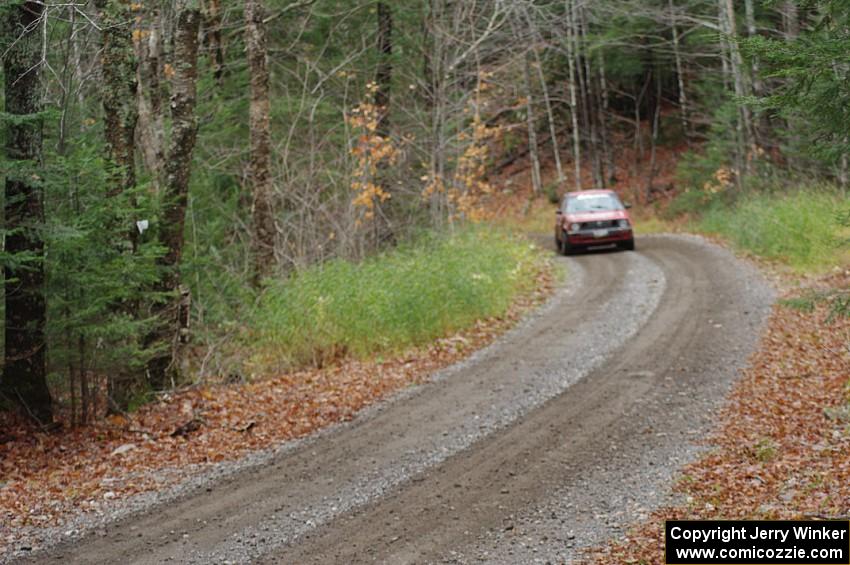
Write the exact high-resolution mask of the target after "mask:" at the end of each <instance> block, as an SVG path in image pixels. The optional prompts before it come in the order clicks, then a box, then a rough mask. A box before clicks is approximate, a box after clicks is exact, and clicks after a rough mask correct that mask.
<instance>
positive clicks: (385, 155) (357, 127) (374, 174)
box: [346, 83, 398, 225]
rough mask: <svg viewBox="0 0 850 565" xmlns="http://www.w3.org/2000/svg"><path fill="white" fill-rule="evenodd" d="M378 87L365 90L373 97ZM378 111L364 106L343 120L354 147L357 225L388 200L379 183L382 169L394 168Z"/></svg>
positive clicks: (391, 147) (393, 154)
mask: <svg viewBox="0 0 850 565" xmlns="http://www.w3.org/2000/svg"><path fill="white" fill-rule="evenodd" d="M377 88H378V87H377V85H376V84H374V83H370V84H369V85H367V89H368V90H369V91H370V92H371V93H373V94H374V91H375V90H376V89H377ZM381 111H382V109H381V108H379V107H377V106H375V105H374V104H370V103H368V102H363V103H362V104H360V105H359V106H357V107H356V108H354V109H353V110H352V111H351V114H350V115H349V116H348V117H347V118H346V119H347V122H348V125H349V126H350V127H351V128H352V129H353V130H354V139H355V140H356V143H355V144H354V145H353V146H352V148H351V156H352V157H354V170H353V171H352V175H351V179H352V180H351V190H352V191H353V192H354V198H353V199H352V202H351V203H352V205H353V206H354V208H355V210H357V212H358V214H359V217H358V219H357V224H358V225H360V224H361V223H362V221H363V220H367V221H368V220H371V219H372V218H374V216H375V209H376V207H377V205H378V204H380V203H381V202H385V201H386V200H388V199H389V198H390V194H389V193H388V192H387V191H386V190H384V189H383V188H382V187H381V185H380V182H379V180H378V176H379V173H380V171H381V169H382V168H385V167H387V166H390V165H393V164H395V162H396V160H397V158H398V149H397V148H396V146H395V145H394V144H393V142H392V140H391V139H389V138H387V137H384V136H382V135H380V134H379V133H378V123H379V118H380V112H381Z"/></svg>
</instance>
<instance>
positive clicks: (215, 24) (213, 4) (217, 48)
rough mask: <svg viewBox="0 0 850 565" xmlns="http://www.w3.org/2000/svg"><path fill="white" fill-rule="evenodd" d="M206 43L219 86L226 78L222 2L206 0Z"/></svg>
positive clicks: (219, 0)
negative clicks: (222, 37) (222, 38)
mask: <svg viewBox="0 0 850 565" xmlns="http://www.w3.org/2000/svg"><path fill="white" fill-rule="evenodd" d="M204 43H205V46H206V48H207V50H208V51H209V55H208V56H209V60H210V66H212V70H213V77H214V78H215V82H216V84H217V85H219V86H222V84H223V82H222V79H223V78H224V46H223V45H222V41H221V0H204Z"/></svg>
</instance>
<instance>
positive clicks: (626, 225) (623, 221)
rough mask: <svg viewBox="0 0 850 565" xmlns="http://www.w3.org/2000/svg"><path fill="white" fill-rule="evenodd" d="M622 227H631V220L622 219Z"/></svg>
mask: <svg viewBox="0 0 850 565" xmlns="http://www.w3.org/2000/svg"><path fill="white" fill-rule="evenodd" d="M620 227H621V228H623V229H628V228H630V227H631V226H630V225H629V221H628V220H620Z"/></svg>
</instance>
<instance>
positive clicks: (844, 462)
mask: <svg viewBox="0 0 850 565" xmlns="http://www.w3.org/2000/svg"><path fill="white" fill-rule="evenodd" d="M816 286H818V287H819V288H834V289H847V288H850V273H847V272H845V273H841V274H833V275H831V276H829V277H826V278H824V279H821V280H820V281H818V282H817V285H816ZM805 293H806V291H805V290H804V289H800V290H797V291H796V292H795V293H793V294H792V295H791V296H789V298H793V297H796V296H804V295H805ZM829 314H830V308H829V305H828V304H819V305H817V306H816V307H815V309H814V310H813V311H810V312H806V311H804V310H800V309H794V308H790V307H788V306H782V305H778V306H776V307H775V308H774V311H773V314H772V316H771V319H770V321H769V324H768V328H767V330H766V333H765V334H764V336H763V337H762V340H761V345H760V348H759V350H758V351H757V352H756V354H755V355H754V356H753V358H752V359H751V362H750V366H749V368H748V369H747V370H746V371H745V373H744V375H743V376H742V379H741V380H740V382H739V383H738V384H737V385H736V386H735V387H734V389H733V391H732V392H731V394H730V396H729V399H728V402H727V404H726V407H725V408H724V410H723V412H722V414H721V418H720V425H719V427H718V429H717V430H716V431H715V432H714V433H713V434H712V435H711V436H710V437H709V438H708V443H709V446H710V448H711V449H710V451H708V452H707V453H706V454H705V455H703V456H702V457H701V458H700V459H699V460H697V461H696V462H694V463H693V464H691V465H688V466H686V467H685V469H684V470H683V473H682V477H681V479H680V480H679V482H678V484H677V486H676V489H675V490H676V491H677V492H678V493H680V494H681V495H682V496H683V498H684V501H685V502H684V503H683V504H681V505H679V506H675V507H668V508H664V509H661V510H659V511H657V512H655V513H654V514H653V515H652V516H651V518H649V519H648V520H647V521H646V522H644V523H642V524H640V525H638V526H637V527H635V528H634V529H633V530H632V531H631V532H630V533H629V534H628V536H627V537H626V538H625V539H622V540H619V541H615V542H613V543H612V544H610V545H609V546H607V547H604V548H598V549H595V550H592V551H591V552H589V554H588V556H587V558H586V562H587V563H595V564H600V565H601V564H610V563H646V564H650V563H658V564H660V563H663V562H664V520H670V519H703V520H713V519H760V520H780V519H812V518H836V517H840V518H843V519H847V518H848V515H850V319H848V318H846V317H844V318H841V317H839V318H836V319H835V320H833V321H832V322H831V323H829V322H828V321H827V319H828V318H829Z"/></svg>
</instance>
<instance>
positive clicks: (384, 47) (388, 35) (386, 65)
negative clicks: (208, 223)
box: [375, 2, 393, 138]
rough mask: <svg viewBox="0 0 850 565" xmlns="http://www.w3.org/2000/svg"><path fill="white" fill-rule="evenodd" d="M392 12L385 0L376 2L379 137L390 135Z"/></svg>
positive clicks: (376, 77) (377, 130) (376, 100)
mask: <svg viewBox="0 0 850 565" xmlns="http://www.w3.org/2000/svg"><path fill="white" fill-rule="evenodd" d="M392 56H393V13H392V10H391V9H390V7H389V6H388V5H387V3H386V2H378V70H377V71H376V72H375V85H376V87H377V88H376V89H375V107H376V108H377V112H378V127H377V129H376V130H375V133H377V134H378V135H379V136H381V137H384V138H386V137H389V136H390V95H391V93H392V82H393V60H392Z"/></svg>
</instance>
